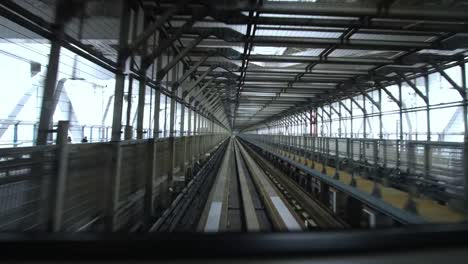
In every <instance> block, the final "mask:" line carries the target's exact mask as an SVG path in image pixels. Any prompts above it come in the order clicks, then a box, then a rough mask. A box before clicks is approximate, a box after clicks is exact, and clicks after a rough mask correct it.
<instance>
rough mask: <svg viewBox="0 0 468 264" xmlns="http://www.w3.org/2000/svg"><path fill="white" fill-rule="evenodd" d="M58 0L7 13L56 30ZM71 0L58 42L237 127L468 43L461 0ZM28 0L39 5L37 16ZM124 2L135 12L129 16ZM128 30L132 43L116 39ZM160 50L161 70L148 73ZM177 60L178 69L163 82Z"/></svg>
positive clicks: (379, 81)
mask: <svg viewBox="0 0 468 264" xmlns="http://www.w3.org/2000/svg"><path fill="white" fill-rule="evenodd" d="M57 3H58V2H57V1H32V2H31V1H26V0H22V1H5V3H3V5H4V6H6V7H7V8H9V10H15V12H17V13H15V14H13V13H8V12H7V11H6V10H3V11H2V13H3V15H5V16H8V17H9V18H11V19H15V21H18V22H21V25H26V26H28V28H30V29H34V31H35V32H38V33H40V34H42V35H45V36H47V37H51V35H50V34H51V33H53V32H54V30H55V31H56V30H57V29H56V28H54V27H53V24H54V23H53V22H54V21H53V19H52V17H53V16H52V14H53V13H54V9H55V6H56V4H57ZM73 3H75V7H76V10H80V11H75V12H70V13H66V12H65V16H68V17H65V16H64V18H61V19H62V20H63V21H61V20H60V18H59V19H58V20H57V21H55V22H56V24H57V22H66V24H67V25H66V26H65V35H64V36H63V38H62V46H63V47H66V48H68V49H70V50H72V51H73V52H76V53H77V54H80V55H81V56H83V57H85V58H87V59H89V60H91V61H93V62H95V63H97V64H99V65H101V66H103V67H105V68H106V69H109V70H111V71H113V72H116V73H119V72H122V71H124V70H125V62H126V61H127V59H128V58H131V67H130V72H132V73H133V74H134V75H135V78H138V79H140V80H141V79H145V80H144V81H143V82H142V83H143V84H147V85H150V86H152V87H159V88H161V91H163V92H164V93H166V94H168V95H172V94H174V97H175V100H176V101H179V102H181V103H183V104H185V105H187V106H190V107H191V108H194V109H196V111H198V110H200V112H202V113H204V114H206V115H207V116H209V117H210V118H212V119H214V120H217V122H219V123H220V124H223V126H225V127H228V126H229V127H231V128H233V129H236V130H242V129H246V128H249V127H252V126H253V125H255V124H258V123H260V122H264V121H265V120H272V119H275V118H277V117H278V116H281V115H282V116H284V115H285V114H287V113H292V112H297V111H299V110H300V111H302V110H304V109H307V107H310V106H318V105H321V104H324V103H326V102H331V101H337V100H339V99H342V98H348V97H350V96H352V95H356V94H365V93H366V91H369V90H371V89H375V88H376V87H380V86H382V85H386V84H387V83H392V82H395V81H398V82H404V81H406V80H407V78H411V76H412V75H414V74H417V73H420V72H427V71H442V70H441V69H442V68H444V65H445V64H446V63H448V62H453V61H458V62H460V61H463V60H464V59H465V55H466V49H467V48H468V46H467V43H468V41H467V38H468V37H467V36H468V35H467V33H468V30H467V28H468V27H467V26H466V23H467V21H468V16H467V11H468V10H467V9H468V4H467V2H466V1H457V0H454V1H446V0H433V1H422V0H420V1H418V0H415V1H403V0H397V1H388V0H380V1H371V0H356V1H330V0H328V1H326V0H314V1H267V0H265V1H261V0H260V1H246V0H244V1H234V2H232V3H230V2H226V1H213V0H199V1H195V0H193V1H189V0H179V1H148V0H144V1H122V2H121V5H116V4H115V1H93V0H89V1H73ZM25 4H29V5H31V6H33V7H34V9H32V10H33V13H34V10H42V11H41V12H39V11H38V12H37V13H36V14H33V15H31V14H29V13H30V12H26V10H25V9H24V6H25ZM122 9H123V10H124V11H123V12H122ZM126 10H130V11H131V12H133V13H132V14H131V15H128V17H125V16H122V14H125V13H126ZM20 16H22V17H25V18H27V19H29V20H27V21H22V20H20V19H18V17H20ZM133 16H136V17H140V18H141V17H144V18H145V19H144V22H142V23H135V21H134V20H132V19H133V18H132V17H133ZM70 17H71V18H70ZM140 20H141V19H140ZM101 24H103V25H105V26H106V27H105V28H104V27H103V28H102V29H97V30H93V29H94V28H96V27H97V26H96V25H101ZM38 25H40V26H38ZM44 25H45V26H44ZM83 25H84V26H83ZM91 25H92V26H91ZM41 26H42V27H41ZM138 28H140V29H139V30H137V29H138ZM70 29H74V31H73V32H71V33H70ZM132 30H133V32H132V33H129V32H125V31H132ZM76 32H78V33H76ZM122 33H124V34H123V35H122ZM131 34H133V36H131ZM75 35H78V36H75ZM156 35H157V36H156ZM122 36H127V37H130V38H131V39H132V41H131V42H129V43H128V44H124V45H122V44H121V45H117V43H119V39H121V38H122ZM164 56H169V57H168V58H169V59H167V61H166V62H165V63H162V64H161V63H160V64H159V66H160V67H162V68H161V69H159V68H158V69H157V71H158V72H157V74H156V75H154V74H153V75H148V74H147V75H146V76H145V77H143V75H144V73H145V72H148V71H152V69H153V68H156V67H153V66H154V65H155V64H157V60H158V59H159V60H160V58H161V57H164ZM179 64H182V65H183V67H182V68H183V70H182V72H183V73H182V74H180V75H179V76H175V79H174V78H172V77H173V76H171V78H169V79H167V78H166V79H164V78H165V77H166V76H168V75H170V74H169V72H170V71H172V70H173V68H175V67H178V66H179ZM179 87H182V88H181V89H179ZM458 88H460V87H458ZM460 92H461V93H464V91H462V89H461V88H460Z"/></svg>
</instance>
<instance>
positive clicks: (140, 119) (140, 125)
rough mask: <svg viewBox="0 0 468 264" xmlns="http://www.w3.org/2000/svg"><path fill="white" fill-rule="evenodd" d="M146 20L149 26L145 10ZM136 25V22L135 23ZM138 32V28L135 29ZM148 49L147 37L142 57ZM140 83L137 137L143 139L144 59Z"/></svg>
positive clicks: (145, 23) (145, 72)
mask: <svg viewBox="0 0 468 264" xmlns="http://www.w3.org/2000/svg"><path fill="white" fill-rule="evenodd" d="M143 15H144V18H143V19H144V21H143V28H145V29H146V28H147V27H148V25H149V24H150V23H149V20H148V16H146V12H145V11H143ZM135 25H136V23H135ZM135 32H136V30H135ZM147 51H148V39H145V40H144V41H143V43H142V44H141V52H142V53H141V57H142V58H145V57H146V55H147ZM140 69H141V70H140V85H139V89H138V108H137V111H138V112H137V139H143V122H144V114H145V101H146V99H145V97H146V81H147V80H146V79H147V77H146V74H147V70H148V67H147V66H146V65H145V63H144V59H142V60H141V63H140Z"/></svg>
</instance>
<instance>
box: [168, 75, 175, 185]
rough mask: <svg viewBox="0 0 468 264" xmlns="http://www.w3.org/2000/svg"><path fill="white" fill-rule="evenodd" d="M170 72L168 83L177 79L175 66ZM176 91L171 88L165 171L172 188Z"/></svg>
mask: <svg viewBox="0 0 468 264" xmlns="http://www.w3.org/2000/svg"><path fill="white" fill-rule="evenodd" d="M171 71H172V74H171V79H170V83H173V82H175V81H176V80H177V67H175V68H173V69H172V70H171ZM175 97H176V91H174V89H173V88H172V90H171V99H170V100H171V108H170V112H169V171H168V172H167V176H168V177H167V182H168V187H169V189H172V186H173V183H174V182H173V181H174V170H175V166H176V164H175V160H176V154H175V147H176V146H175V136H176V135H175V118H176V114H177V113H176V100H175Z"/></svg>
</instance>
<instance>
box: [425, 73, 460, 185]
mask: <svg viewBox="0 0 468 264" xmlns="http://www.w3.org/2000/svg"><path fill="white" fill-rule="evenodd" d="M462 76H464V74H462ZM424 88H425V92H426V98H427V100H426V120H427V122H426V130H427V133H426V144H425V145H424V154H425V156H424V173H425V175H426V179H428V178H429V171H430V169H431V156H432V153H431V152H432V149H431V146H430V142H431V121H430V120H431V119H430V118H431V115H430V111H429V105H430V102H429V75H428V74H427V72H426V73H425V74H424ZM465 105H466V104H465Z"/></svg>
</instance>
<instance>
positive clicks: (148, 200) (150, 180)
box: [144, 32, 162, 229]
mask: <svg viewBox="0 0 468 264" xmlns="http://www.w3.org/2000/svg"><path fill="white" fill-rule="evenodd" d="M156 35H157V37H156V38H155V40H156V41H154V42H155V44H154V45H156V42H158V43H159V42H160V38H159V32H157V33H156ZM161 63H162V61H161V58H158V59H157V64H156V67H153V74H154V73H156V72H157V71H158V70H159V69H161ZM160 113H161V90H160V87H159V86H156V88H155V91H154V109H153V120H154V123H153V141H152V145H153V146H152V151H153V153H152V155H151V158H152V166H151V174H148V175H147V178H146V183H145V196H144V208H145V211H144V224H145V227H146V228H147V229H148V228H150V226H151V225H152V224H153V223H152V218H153V216H154V209H155V208H156V206H155V201H154V197H153V191H154V182H155V181H156V177H157V176H158V172H159V170H160V168H158V166H157V163H158V159H159V158H160V157H158V155H157V154H158V138H159V137H160V136H159V117H160ZM150 142H151V141H150Z"/></svg>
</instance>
